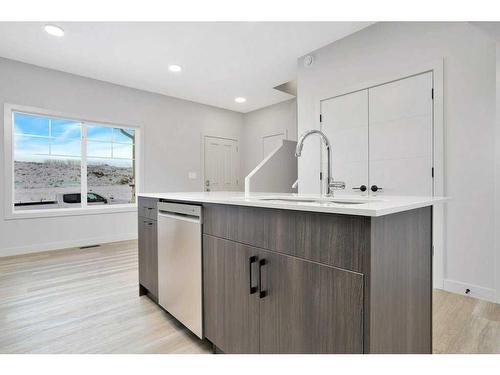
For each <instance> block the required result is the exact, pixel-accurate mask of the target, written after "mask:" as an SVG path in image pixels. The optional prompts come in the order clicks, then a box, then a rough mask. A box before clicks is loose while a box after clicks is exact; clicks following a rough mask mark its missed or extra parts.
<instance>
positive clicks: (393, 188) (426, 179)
mask: <svg viewBox="0 0 500 375" xmlns="http://www.w3.org/2000/svg"><path fill="white" fill-rule="evenodd" d="M368 96H369V164H370V166H369V174H370V182H369V184H370V190H371V191H372V192H371V193H372V194H381V195H384V194H387V195H432V194H433V182H432V178H433V177H432V166H433V160H432V144H433V143H432V136H433V135H432V134H433V131H432V101H433V99H432V73H430V72H429V73H424V74H420V75H417V76H413V77H409V78H405V79H401V80H398V81H395V82H391V83H387V84H384V85H381V86H376V87H373V88H370V89H369V90H368ZM377 189H378V190H377ZM380 189H381V190H380ZM373 190H377V191H376V192H375V193H373Z"/></svg>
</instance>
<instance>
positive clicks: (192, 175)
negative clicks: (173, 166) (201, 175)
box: [188, 172, 197, 180]
mask: <svg viewBox="0 0 500 375" xmlns="http://www.w3.org/2000/svg"><path fill="white" fill-rule="evenodd" d="M196 177H197V175H196V172H189V173H188V178H189V179H190V180H196Z"/></svg>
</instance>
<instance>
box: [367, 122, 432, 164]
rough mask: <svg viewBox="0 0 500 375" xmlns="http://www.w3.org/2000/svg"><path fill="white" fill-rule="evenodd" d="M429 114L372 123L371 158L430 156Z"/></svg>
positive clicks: (430, 132)
mask: <svg viewBox="0 0 500 375" xmlns="http://www.w3.org/2000/svg"><path fill="white" fill-rule="evenodd" d="M430 121H431V118H430V116H429V115H425V116H416V117H410V118H401V119H400V120H392V121H386V122H378V123H373V124H372V123H370V160H381V159H398V158H415V157H428V156H429V155H431V154H432V127H431V126H430V125H431V123H430Z"/></svg>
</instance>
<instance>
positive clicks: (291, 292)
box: [259, 251, 363, 353]
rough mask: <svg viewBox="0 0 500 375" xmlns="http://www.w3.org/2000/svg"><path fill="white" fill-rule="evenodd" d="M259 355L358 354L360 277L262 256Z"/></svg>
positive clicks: (285, 258)
mask: <svg viewBox="0 0 500 375" xmlns="http://www.w3.org/2000/svg"><path fill="white" fill-rule="evenodd" d="M259 259H260V262H262V260H264V261H265V264H263V265H262V264H260V265H259V267H261V270H260V272H261V288H262V290H263V292H264V293H265V294H266V295H265V296H262V298H261V299H260V352H261V353H362V352H363V331H362V321H363V320H362V319H363V310H362V309H363V276H362V275H361V274H358V273H354V272H349V271H343V270H340V269H337V268H333V267H329V266H324V265H320V264H317V263H313V262H308V261H303V260H300V259H297V258H293V257H289V256H285V255H280V254H275V253H269V252H266V251H261V253H260V254H259Z"/></svg>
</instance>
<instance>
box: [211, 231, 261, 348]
mask: <svg viewBox="0 0 500 375" xmlns="http://www.w3.org/2000/svg"><path fill="white" fill-rule="evenodd" d="M255 253H256V252H255V250H254V249H252V248H251V247H249V246H245V245H242V244H238V243H236V242H231V241H225V240H222V239H219V238H216V237H211V236H203V271H204V272H203V278H204V307H205V309H204V322H205V336H206V337H207V338H208V339H209V340H211V341H212V342H214V343H217V346H218V347H219V348H220V349H221V350H222V351H224V352H225V353H258V352H259V298H258V295H257V293H256V292H254V293H252V294H250V272H253V274H254V275H255V268H256V267H257V264H256V262H254V263H253V264H252V265H251V264H250V261H251V258H252V257H253V256H255ZM251 268H253V269H251ZM253 280H255V278H253Z"/></svg>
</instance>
